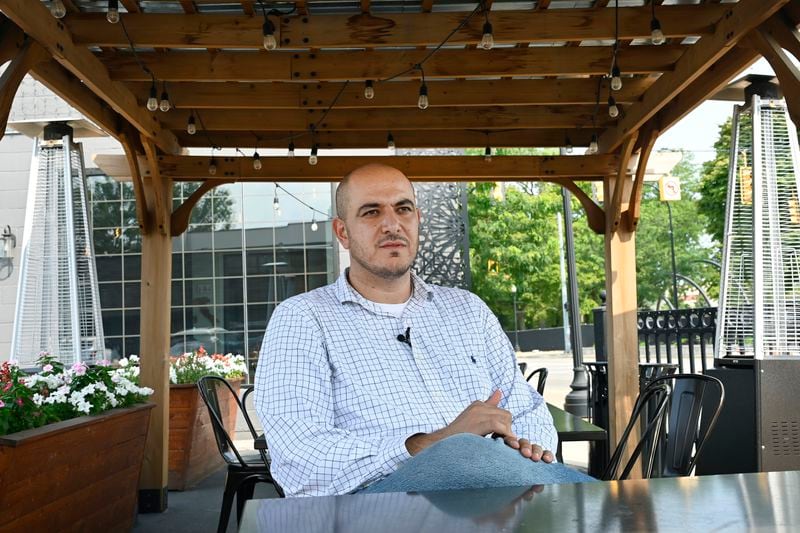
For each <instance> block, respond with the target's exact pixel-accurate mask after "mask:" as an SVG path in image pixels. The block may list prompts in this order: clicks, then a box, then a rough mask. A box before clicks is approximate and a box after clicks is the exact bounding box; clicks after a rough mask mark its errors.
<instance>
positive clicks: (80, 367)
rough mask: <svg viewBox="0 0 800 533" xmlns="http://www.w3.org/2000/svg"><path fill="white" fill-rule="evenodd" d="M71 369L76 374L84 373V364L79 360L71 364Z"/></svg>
mask: <svg viewBox="0 0 800 533" xmlns="http://www.w3.org/2000/svg"><path fill="white" fill-rule="evenodd" d="M72 371H73V372H75V375H76V376H82V375H84V374H85V373H86V365H84V364H83V363H81V362H80V361H79V362H77V363H75V364H74V365H72Z"/></svg>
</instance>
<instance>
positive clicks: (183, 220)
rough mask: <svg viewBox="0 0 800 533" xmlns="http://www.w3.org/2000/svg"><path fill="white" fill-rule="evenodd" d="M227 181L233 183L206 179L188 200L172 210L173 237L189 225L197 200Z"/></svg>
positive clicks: (171, 232)
mask: <svg viewBox="0 0 800 533" xmlns="http://www.w3.org/2000/svg"><path fill="white" fill-rule="evenodd" d="M226 183H232V182H231V181H204V182H203V183H201V184H200V186H199V187H198V188H197V189H195V191H194V192H193V193H192V194H191V195H190V196H189V198H187V199H186V200H184V201H183V203H181V205H180V206H178V208H177V209H175V210H174V211H173V212H172V215H171V216H170V226H169V229H170V234H171V236H173V237H177V236H178V235H181V234H182V233H183V232H184V231H186V229H187V228H188V227H189V220H190V219H191V217H192V209H194V206H195V205H197V202H199V201H200V199H201V198H202V197H203V195H205V194H206V193H207V192H208V191H210V190H211V189H213V188H214V187H218V186H220V185H224V184H226Z"/></svg>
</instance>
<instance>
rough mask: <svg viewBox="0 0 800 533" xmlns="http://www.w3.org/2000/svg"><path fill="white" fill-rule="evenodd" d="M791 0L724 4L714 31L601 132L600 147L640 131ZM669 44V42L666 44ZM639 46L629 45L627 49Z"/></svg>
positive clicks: (608, 147)
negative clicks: (625, 112) (671, 101)
mask: <svg viewBox="0 0 800 533" xmlns="http://www.w3.org/2000/svg"><path fill="white" fill-rule="evenodd" d="M786 2H788V0H774V1H771V2H764V1H763V0H741V1H740V2H738V3H736V4H723V5H724V6H725V8H726V11H725V13H724V15H723V17H722V19H721V20H720V21H719V24H718V25H717V28H716V30H715V32H714V34H713V35H710V36H707V37H703V38H702V39H700V41H698V42H697V43H696V44H694V45H692V46H691V47H690V48H689V50H687V52H686V53H685V54H683V56H681V58H680V59H679V60H678V62H677V63H676V64H675V66H674V69H672V71H671V72H666V73H664V74H663V75H662V76H661V77H660V78H659V79H658V81H656V83H654V84H653V86H652V87H650V89H648V91H647V92H646V93H645V94H644V96H643V97H642V101H641V103H640V104H639V105H637V106H635V107H634V108H633V109H632V110H631V112H629V113H627V114H625V116H624V117H623V118H622V119H621V120H620V121H619V122H618V123H617V125H616V126H614V127H612V128H609V129H608V130H606V131H605V132H604V133H603V134H602V135H601V136H600V142H599V144H600V151H601V152H610V151H613V150H616V149H617V148H618V147H619V146H620V145H621V144H622V143H623V142H624V140H625V138H626V137H628V136H629V135H631V134H632V132H634V131H637V130H638V129H639V128H640V127H641V126H642V124H644V123H645V122H646V121H647V120H649V119H650V118H651V117H653V115H655V114H656V113H658V111H660V110H661V108H663V107H664V106H665V105H666V104H667V103H669V101H670V100H672V99H673V98H675V97H676V96H677V95H678V94H680V92H681V91H682V90H684V89H685V88H686V87H688V86H689V85H690V84H691V83H692V82H693V81H694V80H696V79H697V78H698V77H699V76H701V75H702V74H703V73H704V72H705V71H706V70H707V69H708V68H709V67H710V66H711V65H713V64H714V63H716V62H717V61H718V60H719V59H720V58H721V57H722V56H724V55H725V53H726V52H727V51H729V50H730V48H731V47H732V46H734V45H736V43H737V42H739V40H741V39H742V38H743V37H744V36H745V35H747V33H748V32H750V31H751V30H752V29H753V28H756V27H757V26H758V25H760V24H761V23H762V22H764V21H765V20H766V19H768V18H769V17H770V16H772V15H773V14H774V13H775V12H776V11H778V10H779V9H780V8H781V6H782V5H784V4H786ZM663 46H666V45H663ZM633 48H640V47H638V46H634V47H629V48H627V49H625V50H622V51H621V52H624V51H626V50H631V49H633ZM619 61H620V66H621V68H623V69H625V70H626V71H627V69H628V67H627V64H626V62H625V61H624V60H623V59H622V56H620V60H619Z"/></svg>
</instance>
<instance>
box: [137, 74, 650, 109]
mask: <svg viewBox="0 0 800 533" xmlns="http://www.w3.org/2000/svg"><path fill="white" fill-rule="evenodd" d="M654 81H655V78H653V77H640V78H631V79H627V80H625V85H624V86H623V88H622V89H621V90H620V91H618V92H616V93H615V94H614V98H615V99H616V100H617V103H619V104H630V103H633V102H635V101H637V100H638V99H639V98H640V97H641V95H642V94H643V93H644V91H646V90H647V88H648V87H650V86H651V85H652V84H653V82H654ZM427 85H428V96H429V98H430V106H431V107H432V108H433V107H443V106H489V105H504V106H513V105H566V104H583V105H594V103H595V96H594V92H595V90H596V88H597V82H596V81H595V80H594V79H591V78H584V79H556V80H464V81H436V80H433V81H431V82H430V83H428V84H427ZM127 86H128V88H129V89H130V90H131V92H133V93H134V94H135V95H136V96H137V97H138V99H139V104H140V105H142V106H144V105H145V103H146V101H147V98H148V97H149V93H150V83H148V82H130V83H128V84H127ZM418 91H419V82H417V81H400V82H391V83H380V84H376V86H375V98H373V99H372V100H367V99H365V98H364V87H363V85H362V84H359V83H351V84H349V86H348V87H346V88H345V89H344V90H343V91H342V83H341V82H325V83H269V84H268V83H237V82H228V83H222V82H218V83H200V82H176V83H171V84H170V85H169V95H170V99H171V100H172V101H173V102H174V103H175V107H176V108H179V109H327V107H328V105H330V103H331V102H332V101H333V99H334V98H335V97H336V96H337V95H338V94H339V93H340V92H341V95H340V96H339V99H338V100H337V102H336V109H337V110H340V109H358V108H370V109H375V108H385V107H402V108H416V107H417V92H418Z"/></svg>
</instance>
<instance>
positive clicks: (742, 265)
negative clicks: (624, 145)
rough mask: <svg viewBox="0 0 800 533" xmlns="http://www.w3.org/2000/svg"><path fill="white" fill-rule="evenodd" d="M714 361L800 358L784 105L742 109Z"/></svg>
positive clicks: (797, 160) (793, 176) (794, 187)
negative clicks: (748, 358)
mask: <svg viewBox="0 0 800 533" xmlns="http://www.w3.org/2000/svg"><path fill="white" fill-rule="evenodd" d="M731 141H732V142H731V165H730V175H729V180H728V183H729V184H728V200H727V213H726V232H725V243H724V248H723V265H722V278H721V291H720V317H719V320H718V330H717V340H718V342H717V350H718V352H717V357H728V358H735V357H756V358H769V357H786V356H800V257H798V253H800V200H798V198H800V181H799V180H798V178H800V168H799V167H798V165H799V164H800V156H799V155H798V144H797V132H796V130H795V128H794V126H793V124H792V122H791V121H790V119H789V116H788V114H787V112H786V106H785V104H784V102H783V101H782V100H762V99H761V98H759V97H758V96H757V95H756V96H753V100H752V103H751V105H750V106H749V107H746V108H745V107H737V108H736V110H735V114H734V124H733V131H732V139H731Z"/></svg>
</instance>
